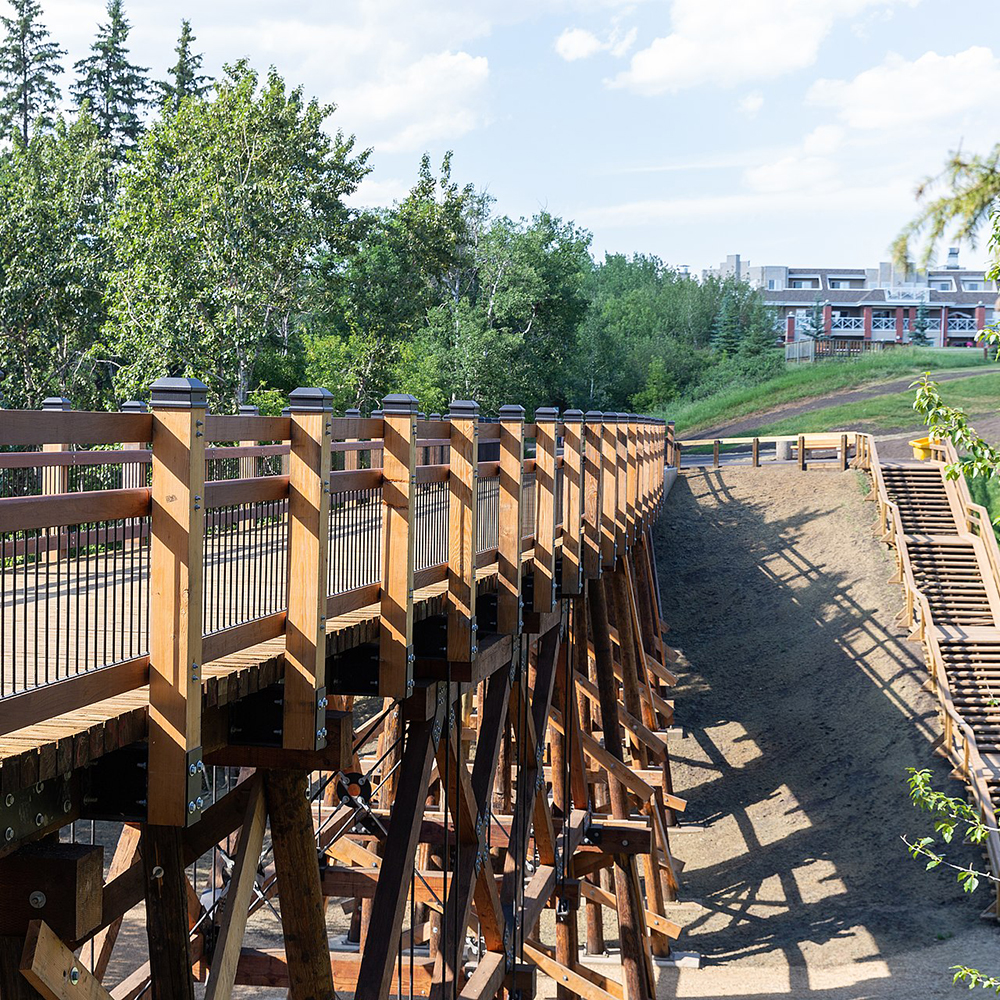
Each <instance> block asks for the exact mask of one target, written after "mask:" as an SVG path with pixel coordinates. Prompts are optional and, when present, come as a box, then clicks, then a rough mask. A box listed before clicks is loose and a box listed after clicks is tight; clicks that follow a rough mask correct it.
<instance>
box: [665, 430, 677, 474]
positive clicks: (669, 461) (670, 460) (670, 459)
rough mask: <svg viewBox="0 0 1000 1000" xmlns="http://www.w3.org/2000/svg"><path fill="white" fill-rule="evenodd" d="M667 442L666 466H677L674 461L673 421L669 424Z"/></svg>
mask: <svg viewBox="0 0 1000 1000" xmlns="http://www.w3.org/2000/svg"><path fill="white" fill-rule="evenodd" d="M666 435H667V436H666V441H665V445H664V447H665V448H666V452H665V454H664V457H663V463H664V465H677V462H676V461H675V460H674V440H675V438H674V422H673V421H672V420H671V421H669V422H668V423H667V427H666Z"/></svg>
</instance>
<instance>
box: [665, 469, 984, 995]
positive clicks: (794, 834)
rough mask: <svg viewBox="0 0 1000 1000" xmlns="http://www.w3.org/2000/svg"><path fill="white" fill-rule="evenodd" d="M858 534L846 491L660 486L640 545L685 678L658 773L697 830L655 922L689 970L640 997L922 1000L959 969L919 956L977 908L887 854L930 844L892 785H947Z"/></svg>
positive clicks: (947, 959)
mask: <svg viewBox="0 0 1000 1000" xmlns="http://www.w3.org/2000/svg"><path fill="white" fill-rule="evenodd" d="M873 520H874V507H873V505H870V504H866V503H863V502H862V500H861V493H860V489H859V481H858V476H857V475H856V474H853V473H848V474H838V473H823V472H809V473H800V472H798V471H791V470H790V471H778V470H761V471H759V472H754V471H751V470H738V471H736V470H734V471H730V472H728V473H726V472H725V471H722V472H712V471H708V472H705V473H703V474H690V475H688V476H684V477H681V478H679V479H678V481H677V483H676V484H675V485H674V487H673V491H672V494H671V496H670V498H669V501H668V503H667V506H666V509H665V511H664V513H663V516H662V518H661V520H660V523H659V526H658V528H657V533H656V545H657V560H658V567H659V579H660V587H661V595H662V600H663V612H664V618H665V620H666V621H667V622H668V623H669V625H670V627H671V631H670V633H669V635H668V637H667V639H668V641H669V642H671V643H672V644H673V645H675V646H677V647H678V648H679V649H680V650H681V651H682V652H683V654H684V658H683V659H682V664H683V665H684V666H685V667H686V670H685V672H684V676H683V678H682V686H681V687H680V688H679V689H678V691H677V706H678V724H679V725H680V726H682V727H683V730H684V732H683V738H682V739H680V740H675V741H674V742H673V750H674V754H675V756H674V774H675V781H676V784H677V787H678V789H679V791H680V794H686V795H687V797H688V800H689V807H688V814H687V815H686V816H685V817H684V819H685V821H694V822H704V823H707V824H709V829H708V830H707V831H706V832H705V833H704V834H684V835H678V836H676V837H675V838H674V841H673V842H674V844H675V845H676V847H675V850H676V853H677V854H678V856H679V857H681V858H682V859H683V860H684V861H685V862H686V865H687V867H686V869H685V872H684V875H683V893H682V898H683V899H687V900H692V902H691V903H688V904H687V905H685V906H679V907H678V908H677V910H676V913H677V914H680V915H681V916H680V919H681V920H682V922H685V923H686V927H685V934H684V937H683V939H682V942H681V943H680V945H679V947H681V948H683V949H691V950H696V951H699V952H701V953H702V955H703V956H704V957H705V959H706V963H707V965H708V968H706V969H703V970H700V971H698V972H686V971H683V970H682V971H680V972H675V971H670V972H664V973H662V975H661V980H662V982H661V994H662V991H663V986H664V984H666V985H667V986H668V989H667V995H674V994H673V989H676V990H677V993H676V995H678V996H700V997H709V996H743V995H767V994H770V995H778V994H785V995H792V996H803V995H813V994H816V995H820V994H822V995H824V996H827V997H832V996H837V997H841V996H843V997H861V996H873V997H874V996H878V997H882V996H886V997H888V996H893V997H895V996H906V995H912V996H936V995H938V994H937V989H938V986H939V985H940V988H941V989H942V990H949V989H951V987H950V985H949V984H950V978H951V975H950V973H949V972H948V971H947V970H948V966H949V965H952V964H954V963H955V962H958V961H963V960H964V959H963V956H962V954H960V953H958V952H956V950H955V948H954V947H948V946H943V947H936V946H940V945H941V942H942V941H948V940H949V939H951V938H952V937H954V936H956V935H961V934H963V933H967V932H969V931H970V930H973V931H976V932H979V930H980V925H979V921H978V920H977V915H978V913H979V911H981V910H982V909H983V908H984V907H985V906H986V905H988V903H989V902H990V899H989V898H987V894H986V892H982V891H981V892H980V893H978V894H976V896H975V897H971V898H970V897H963V895H962V894H961V892H960V891H959V890H958V888H957V886H956V884H955V882H954V880H953V878H951V877H949V876H947V875H945V874H943V873H941V872H925V871H924V866H923V864H919V863H917V862H915V861H913V860H912V859H910V858H909V857H908V856H907V854H906V850H905V847H904V845H903V843H902V842H901V840H900V835H901V834H903V833H910V834H913V835H916V834H922V833H924V832H927V831H929V829H930V822H929V820H928V819H927V818H925V817H922V816H920V815H918V814H917V813H916V812H915V811H914V810H913V808H912V807H911V806H910V804H909V800H908V797H907V789H906V784H905V778H906V773H905V772H906V768H907V767H930V768H932V769H933V771H934V773H935V781H936V782H937V784H938V786H939V787H941V788H944V789H946V790H948V791H949V792H950V793H952V794H961V788H960V786H959V785H958V784H957V783H955V782H951V781H949V778H948V770H949V769H948V767H947V765H946V764H945V762H944V761H943V759H942V758H941V757H940V756H937V755H935V754H934V753H933V750H934V746H935V740H936V738H937V736H938V733H939V723H938V720H937V715H936V711H935V702H934V700H933V698H932V697H931V695H929V694H928V693H927V692H926V691H924V690H923V689H922V687H921V685H922V684H923V682H924V680H925V677H926V674H925V670H924V665H923V660H922V654H921V651H920V647H919V646H917V645H914V644H912V643H908V642H906V640H905V635H904V631H903V630H902V629H899V628H897V627H895V626H894V624H893V619H894V617H895V615H896V612H897V611H898V609H899V607H900V602H901V596H900V591H899V589H898V588H897V587H894V586H890V585H888V584H887V583H886V581H887V580H888V578H889V577H890V576H891V574H892V572H893V569H894V566H893V562H892V559H891V557H890V556H888V555H887V554H886V553H885V552H884V551H883V550H882V547H880V546H879V544H878V543H877V542H876V541H875V540H873V538H872V535H871V527H872V523H873ZM685 661H686V662H685ZM954 853H955V858H956V860H961V861H962V862H963V863H967V862H975V863H980V858H979V855H978V853H974V852H973V851H972V850H971V849H969V848H962V847H956V848H954ZM953 944H955V942H953ZM994 947H995V941H994ZM928 948H930V949H933V950H932V951H931V953H930V955H931V956H935V955H936V956H937V960H934V959H932V958H929V960H930V966H929V967H930V968H931V969H939V976H936V977H935V981H934V983H933V984H932V983H930V982H924V983H923V984H922V986H921V987H920V988H918V991H917V992H916V993H911V994H907V993H899V992H897V991H896V987H894V986H892V984H891V983H890V982H889V980H891V979H892V977H894V976H895V975H896V972H895V968H896V966H897V965H898V962H896V961H894V959H895V958H901V957H902V956H903V955H904V954H906V953H913V952H914V951H916V950H918V949H928ZM835 969H836V970H838V971H837V972H836V974H835V975H831V973H832V972H833V970H835ZM713 975H715V976H716V980H717V983H716V980H713ZM938 980H939V981H940V982H938ZM880 981H881V982H882V983H883V985H879V983H880ZM755 982H756V983H757V985H756V986H755V985H754V983H755ZM727 983H728V985H726V984H727ZM685 984H687V985H685ZM699 984H700V985H699ZM713 984H715V985H713ZM741 984H744V985H741ZM765 984H770V986H769V987H767V986H765ZM860 984H863V986H862V985H860ZM671 987H672V988H671ZM841 987H842V988H843V989H844V990H846V992H842V991H841V989H840V988H841ZM942 995H944V993H942Z"/></svg>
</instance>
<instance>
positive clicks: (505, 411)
mask: <svg viewBox="0 0 1000 1000" xmlns="http://www.w3.org/2000/svg"><path fill="white" fill-rule="evenodd" d="M500 419H501V420H524V407H523V406H519V405H518V404H517V403H507V404H505V405H504V406H501V407H500Z"/></svg>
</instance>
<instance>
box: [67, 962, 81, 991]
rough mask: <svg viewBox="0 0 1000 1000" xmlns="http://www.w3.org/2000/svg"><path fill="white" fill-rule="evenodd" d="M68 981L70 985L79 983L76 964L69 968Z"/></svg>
mask: <svg viewBox="0 0 1000 1000" xmlns="http://www.w3.org/2000/svg"><path fill="white" fill-rule="evenodd" d="M69 981H70V984H71V985H72V986H77V985H79V983H80V970H79V969H78V968H77V967H76V966H73V968H72V969H70V970H69Z"/></svg>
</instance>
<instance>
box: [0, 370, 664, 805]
mask: <svg viewBox="0 0 1000 1000" xmlns="http://www.w3.org/2000/svg"><path fill="white" fill-rule="evenodd" d="M205 396H206V389H205V387H204V386H203V385H202V384H201V383H199V382H197V380H193V379H165V380H160V382H158V383H156V384H155V385H154V387H153V393H152V402H151V406H150V410H149V411H148V412H147V411H145V408H144V407H143V406H142V405H141V404H134V405H132V406H130V407H129V408H128V410H127V412H121V413H88V412H79V411H72V410H69V409H68V408H67V407H68V403H67V402H66V401H65V400H59V401H58V405H56V403H53V404H52V405H49V406H46V407H45V408H44V409H43V410H42V411H0V448H4V449H8V450H7V451H5V452H3V453H2V454H0V464H2V462H3V461H6V462H7V463H8V464H7V466H6V468H11V469H18V468H19V469H37V470H41V475H40V477H39V489H40V490H41V492H40V493H38V494H35V495H29V496H16V495H15V496H7V497H3V498H0V544H2V546H3V548H2V554H3V558H2V560H0V602H2V604H3V614H2V617H0V735H10V734H11V733H14V732H16V731H17V730H20V729H24V728H26V727H29V726H33V725H36V724H38V723H41V722H45V721H48V720H51V719H53V718H55V717H58V716H62V715H65V714H66V713H70V712H74V711H77V710H80V709H89V708H91V707H93V706H95V705H96V704H97V703H99V702H102V701H105V700H107V699H110V698H114V697H116V696H117V695H120V694H123V693H125V692H128V691H133V690H136V689H139V688H143V687H144V686H145V685H147V684H148V685H149V704H150V712H149V720H150V721H149V732H150V758H149V769H150V770H149V785H150V789H151V793H150V794H151V798H150V804H149V810H150V821H151V822H156V823H161V824H167V825H184V824H186V823H189V822H192V821H194V820H196V819H197V818H198V815H199V812H200V806H199V803H198V797H197V794H196V791H195V788H196V782H195V781H194V780H192V781H188V780H187V779H186V777H182V776H187V775H190V776H191V777H192V779H193V778H194V775H195V774H198V773H199V771H200V767H201V759H202V734H201V700H202V698H201V693H202V686H203V682H204V681H205V679H206V676H207V674H208V672H207V671H206V670H205V665H206V664H212V665H213V668H212V669H215V666H214V665H216V664H218V663H219V662H220V661H223V660H224V659H225V658H226V657H230V656H232V655H233V654H237V653H240V654H241V653H243V652H244V651H246V650H248V649H251V648H252V647H255V646H258V645H259V644H262V643H268V642H272V641H274V640H279V639H281V638H282V637H283V638H284V648H283V654H284V661H285V675H284V696H283V698H284V708H283V711H284V716H285V718H284V726H283V740H284V745H285V747H286V748H289V749H310V750H314V749H318V748H321V747H322V746H323V745H324V743H325V737H326V733H325V729H324V726H323V719H324V717H325V713H324V709H325V707H326V705H327V697H326V690H325V680H326V678H325V675H326V655H327V641H326V635H327V631H328V630H329V629H330V628H332V621H333V619H335V618H337V617H339V616H343V615H346V614H349V613H352V612H357V611H359V610H360V609H363V608H371V609H372V617H373V618H377V619H378V622H379V626H378V627H379V640H378V655H379V670H378V691H377V693H378V694H379V695H381V696H383V697H390V698H397V699H398V698H403V697H405V696H406V695H407V694H408V693H409V692H410V691H412V688H413V683H414V653H413V624H414V603H415V602H414V595H415V593H419V592H421V591H425V590H426V588H437V591H435V592H436V593H440V594H442V595H443V596H444V599H445V602H446V607H447V608H448V609H449V611H451V612H452V613H451V614H449V635H448V650H447V656H448V659H449V660H451V661H452V662H462V661H463V660H465V661H467V662H471V661H473V660H474V659H475V657H476V655H477V642H478V639H477V622H476V590H477V580H481V579H485V578H495V581H496V583H495V587H496V591H497V620H498V631H500V632H504V631H507V632H510V631H518V630H519V628H520V622H521V618H522V614H523V613H525V612H530V613H533V614H544V613H547V612H550V611H551V610H552V608H553V600H554V596H555V593H556V590H557V589H560V590H561V591H562V592H563V593H567V594H570V593H579V590H580V586H581V580H582V563H583V560H584V558H585V557H586V550H587V546H588V538H589V544H590V545H591V546H593V547H594V548H595V549H598V550H599V551H600V552H601V553H602V555H603V556H604V558H605V560H607V558H608V554H610V555H611V558H613V554H614V552H616V551H621V550H623V549H624V548H626V547H629V546H631V544H632V543H633V542H634V541H635V540H636V538H638V536H639V534H640V532H641V530H642V528H643V527H644V526H645V525H646V524H647V523H648V521H649V520H650V518H651V517H652V516H653V514H654V512H655V510H656V509H657V507H658V505H659V503H660V502H661V500H662V495H663V475H662V473H663V467H664V461H665V454H666V450H667V433H666V425H665V424H664V423H663V422H662V421H659V420H652V419H644V418H639V417H637V416H635V415H630V414H603V413H598V412H591V413H588V414H586V416H585V415H584V414H582V413H580V412H579V411H568V412H567V413H566V414H565V415H564V416H563V417H562V418H561V419H560V417H559V414H558V412H557V411H555V410H538V411H536V414H535V422H534V423H526V422H525V420H524V411H523V410H522V409H521V408H520V407H504V408H503V409H502V410H501V413H500V419H499V421H498V422H495V423H494V422H486V421H481V420H480V419H479V414H478V407H476V405H475V404H469V403H456V404H453V405H452V407H451V411H450V413H449V414H448V416H447V417H443V418H442V417H437V415H432V418H431V419H429V420H428V419H425V418H424V416H423V414H419V413H418V412H417V410H416V401H415V400H414V399H413V398H412V397H408V396H390V397H387V398H386V400H385V402H384V405H383V410H382V411H376V412H375V413H373V414H372V415H371V416H370V417H362V416H361V415H360V414H359V413H357V412H356V411H354V412H349V413H348V414H347V415H345V416H343V417H335V416H334V415H333V412H332V408H331V405H330V400H331V398H332V397H330V395H329V393H326V392H325V391H324V390H315V389H314V390H296V392H295V393H293V394H292V396H291V398H290V404H291V406H290V408H289V411H288V412H287V413H286V414H285V415H282V416H280V417H269V416H260V415H257V414H255V413H247V412H244V413H241V414H239V415H236V416H224V415H210V414H207V412H206V405H205ZM591 442H593V447H594V449H595V451H594V455H593V456H592V455H591V452H590V448H591ZM481 446H486V447H484V448H483V449H482V452H481ZM485 454H489V456H490V457H489V458H488V459H487V460H480V458H481V455H485ZM493 455H496V456H497V458H493V457H492V456H493ZM72 469H101V470H104V471H103V472H102V474H101V475H100V476H99V477H91V478H89V479H88V478H78V479H76V480H74V481H73V482H75V484H76V485H77V486H81V485H82V486H87V487H88V488H86V489H75V490H74V489H72V488H71V481H70V478H69V476H68V475H67V474H66V470H72ZM213 477H214V478H213ZM588 511H589V512H590V514H589V515H588ZM588 516H590V517H591V518H592V519H594V522H593V523H592V524H590V526H589V527H588V521H587V518H588ZM560 563H561V565H560ZM526 572H527V573H530V574H531V575H532V577H533V587H532V588H531V591H530V593H531V595H532V596H531V601H530V604H529V606H528V607H524V602H523V599H522V597H523V592H522V574H524V573H526ZM192 769H193V771H192ZM198 780H200V777H199V779H198ZM154 799H155V801H154Z"/></svg>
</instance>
